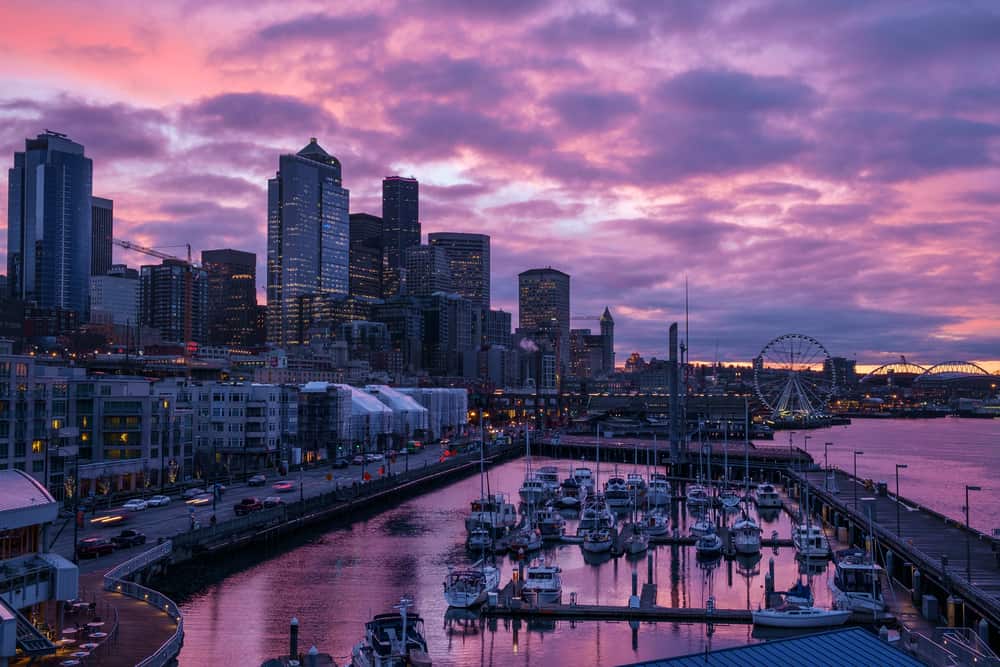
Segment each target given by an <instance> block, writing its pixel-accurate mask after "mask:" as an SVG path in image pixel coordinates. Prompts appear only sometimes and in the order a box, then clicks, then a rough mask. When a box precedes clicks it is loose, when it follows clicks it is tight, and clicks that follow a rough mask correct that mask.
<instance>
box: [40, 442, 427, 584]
mask: <svg viewBox="0 0 1000 667" xmlns="http://www.w3.org/2000/svg"><path fill="white" fill-rule="evenodd" d="M440 456H441V450H440V447H439V446H437V445H430V446H428V447H425V448H424V449H423V450H421V451H420V452H418V453H416V454H411V455H409V456H404V455H400V456H397V457H396V461H395V462H394V463H390V462H388V461H383V462H377V463H369V464H366V465H365V466H364V467H362V466H360V465H351V466H349V467H347V468H341V469H332V468H330V467H329V466H323V467H319V468H313V469H310V470H304V471H302V472H301V474H300V473H299V472H292V473H290V474H289V475H287V476H285V477H277V476H275V475H274V473H273V471H272V472H270V473H268V474H267V482H266V483H265V484H264V486H254V487H251V486H247V484H246V483H237V484H232V485H226V490H225V493H224V494H223V496H222V498H221V499H219V500H217V501H216V503H215V508H214V510H213V507H212V501H211V499H209V500H208V501H207V502H206V503H205V504H202V505H197V506H194V505H192V504H189V503H188V502H186V501H185V499H183V498H181V497H180V496H179V495H174V496H171V498H170V504H169V505H165V506H163V507H150V508H148V509H146V510H142V511H139V512H129V513H128V514H129V518H128V520H127V521H126V522H125V523H122V524H119V525H117V526H113V527H104V528H101V527H96V528H95V527H93V526H92V525H91V519H92V518H93V517H92V515H91V514H90V513H87V515H86V517H85V518H84V527H83V528H81V529H80V531H79V535H78V539H81V540H82V539H84V538H86V537H108V538H110V537H111V536H112V535H117V534H118V532H119V531H120V530H122V529H124V528H131V529H134V530H138V531H140V532H142V533H145V535H146V541H147V544H155V543H156V541H157V539H159V538H161V537H163V538H170V537H173V536H174V535H176V534H177V533H181V532H184V531H187V530H189V529H190V527H191V514H192V509H193V513H194V516H195V519H196V520H197V521H199V522H200V523H201V525H202V526H207V525H209V522H210V520H211V517H212V514H213V513H214V514H215V517H216V520H217V521H218V522H220V523H221V522H223V521H228V520H229V519H232V518H234V517H235V516H236V514H235V512H233V506H234V505H235V504H236V503H238V502H239V501H240V500H242V499H243V498H249V497H253V496H256V497H258V498H261V499H263V498H265V497H267V496H278V497H281V498H283V499H284V500H285V501H286V502H294V501H297V500H299V496H300V493H301V496H302V497H304V498H311V497H313V496H318V495H320V494H323V493H329V492H330V491H333V490H335V489H337V488H340V487H349V486H351V485H352V484H354V483H355V482H358V483H361V481H362V474H363V470H364V471H365V472H368V473H370V474H371V475H372V476H373V477H375V476H377V475H378V469H379V467H380V466H385V467H386V471H387V472H389V471H390V470H392V471H396V472H402V471H405V470H408V469H409V470H412V469H414V468H423V467H427V466H429V465H431V464H434V463H437V462H438V460H439V458H440ZM327 475H330V476H331V477H332V479H330V480H328V479H327ZM279 481H288V482H291V483H292V484H293V489H292V490H291V491H290V492H286V493H278V492H277V491H275V490H274V489H273V487H272V485H273V484H275V483H276V482H279ZM300 485H301V492H300ZM149 495H155V490H154V491H152V492H151V493H150V494H149ZM120 509H121V506H120V505H119V506H117V507H114V506H113V507H112V508H111V511H110V513H116V512H115V510H120ZM108 513H109V511H108V510H106V509H99V510H98V511H97V516H101V515H104V514H108ZM60 529H62V531H61V532H59V531H60ZM57 532H58V533H59V535H58V537H55V535H56V533H57ZM54 537H55V543H54V544H53V545H52V547H51V549H50V551H53V552H55V553H58V554H60V555H62V556H64V557H66V558H68V559H72V557H73V523H72V519H71V518H60V519H58V520H57V521H56V522H55V524H54V525H52V526H49V534H48V538H47V539H48V541H49V542H51V541H52V540H53V538H54ZM145 548H147V547H144V546H137V547H131V548H129V549H123V550H121V551H116V552H115V553H114V554H110V555H107V556H101V557H98V558H86V559H80V572H81V573H86V572H91V571H94V570H100V571H105V570H109V569H111V568H112V567H114V566H115V565H117V564H118V563H120V562H122V561H124V560H126V559H128V558H130V557H131V556H132V555H134V554H136V553H139V552H141V551H143V550H144V549H145Z"/></svg>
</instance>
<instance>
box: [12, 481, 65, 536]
mask: <svg viewBox="0 0 1000 667" xmlns="http://www.w3.org/2000/svg"><path fill="white" fill-rule="evenodd" d="M58 514H59V506H58V505H57V504H56V501H55V499H54V498H53V497H52V494H50V493H49V492H48V491H46V490H45V486H44V485H42V483H41V482H39V481H38V480H36V479H35V478H33V477H32V476H31V475H29V474H28V473H26V472H24V471H22V470H16V469H15V470H0V530H9V529H13V528H22V527H24V526H31V525H36V524H40V523H47V522H49V521H55V519H56V517H57V516H58Z"/></svg>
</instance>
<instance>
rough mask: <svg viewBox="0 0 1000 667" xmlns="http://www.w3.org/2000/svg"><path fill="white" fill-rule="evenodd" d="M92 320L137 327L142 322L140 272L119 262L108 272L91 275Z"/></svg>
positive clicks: (100, 322)
mask: <svg viewBox="0 0 1000 667" xmlns="http://www.w3.org/2000/svg"><path fill="white" fill-rule="evenodd" d="M90 321H91V322H95V323H99V324H118V325H121V326H129V327H135V326H136V325H138V324H139V272H138V271H136V270H135V269H130V268H128V267H127V266H125V265H124V264H115V265H113V266H112V267H111V269H110V270H109V271H108V273H107V274H106V275H103V276H91V277H90Z"/></svg>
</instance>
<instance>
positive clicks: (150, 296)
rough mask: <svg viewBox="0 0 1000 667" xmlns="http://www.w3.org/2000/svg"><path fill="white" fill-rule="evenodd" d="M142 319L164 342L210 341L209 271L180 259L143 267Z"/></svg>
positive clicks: (140, 307) (140, 302)
mask: <svg viewBox="0 0 1000 667" xmlns="http://www.w3.org/2000/svg"><path fill="white" fill-rule="evenodd" d="M139 320H140V322H141V323H142V325H143V326H144V327H153V328H155V329H157V330H159V332H160V338H161V339H162V340H163V341H164V342H171V343H187V342H191V341H193V342H196V343H205V342H207V340H208V274H207V273H206V272H205V271H204V270H202V269H199V268H196V267H194V266H191V265H190V264H188V263H187V262H184V261H181V260H177V259H165V260H163V263H162V264H159V265H147V266H143V267H140V269H139ZM189 330H190V334H191V336H190V340H187V338H188V337H187V335H186V334H187V332H188V331H189Z"/></svg>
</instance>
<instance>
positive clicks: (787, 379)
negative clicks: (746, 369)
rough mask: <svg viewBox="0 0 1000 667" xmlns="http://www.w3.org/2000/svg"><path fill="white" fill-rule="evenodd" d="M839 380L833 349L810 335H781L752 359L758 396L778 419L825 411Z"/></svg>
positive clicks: (813, 415)
mask: <svg viewBox="0 0 1000 667" xmlns="http://www.w3.org/2000/svg"><path fill="white" fill-rule="evenodd" d="M836 381H837V378H836V370H835V368H834V365H833V364H831V363H830V353H829V352H827V351H826V348H825V347H823V344H822V343H820V342H819V341H818V340H816V339H815V338H813V337H811V336H804V335H802V334H784V335H782V336H778V337H777V338H775V339H774V340H772V341H771V342H770V343H768V344H767V345H765V346H764V349H763V350H761V351H760V354H759V355H757V358H756V359H754V360H753V384H754V389H755V391H756V393H757V397H758V398H759V399H760V401H761V402H762V403H763V404H764V405H765V406H767V408H768V409H769V410H770V411H771V415H772V417H773V418H776V419H778V418H780V419H788V418H792V419H795V418H807V419H808V418H811V417H815V416H817V415H821V414H824V413H825V412H826V408H827V401H829V399H830V395H831V394H832V393H833V389H834V387H835V386H836V383H837V382H836Z"/></svg>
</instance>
